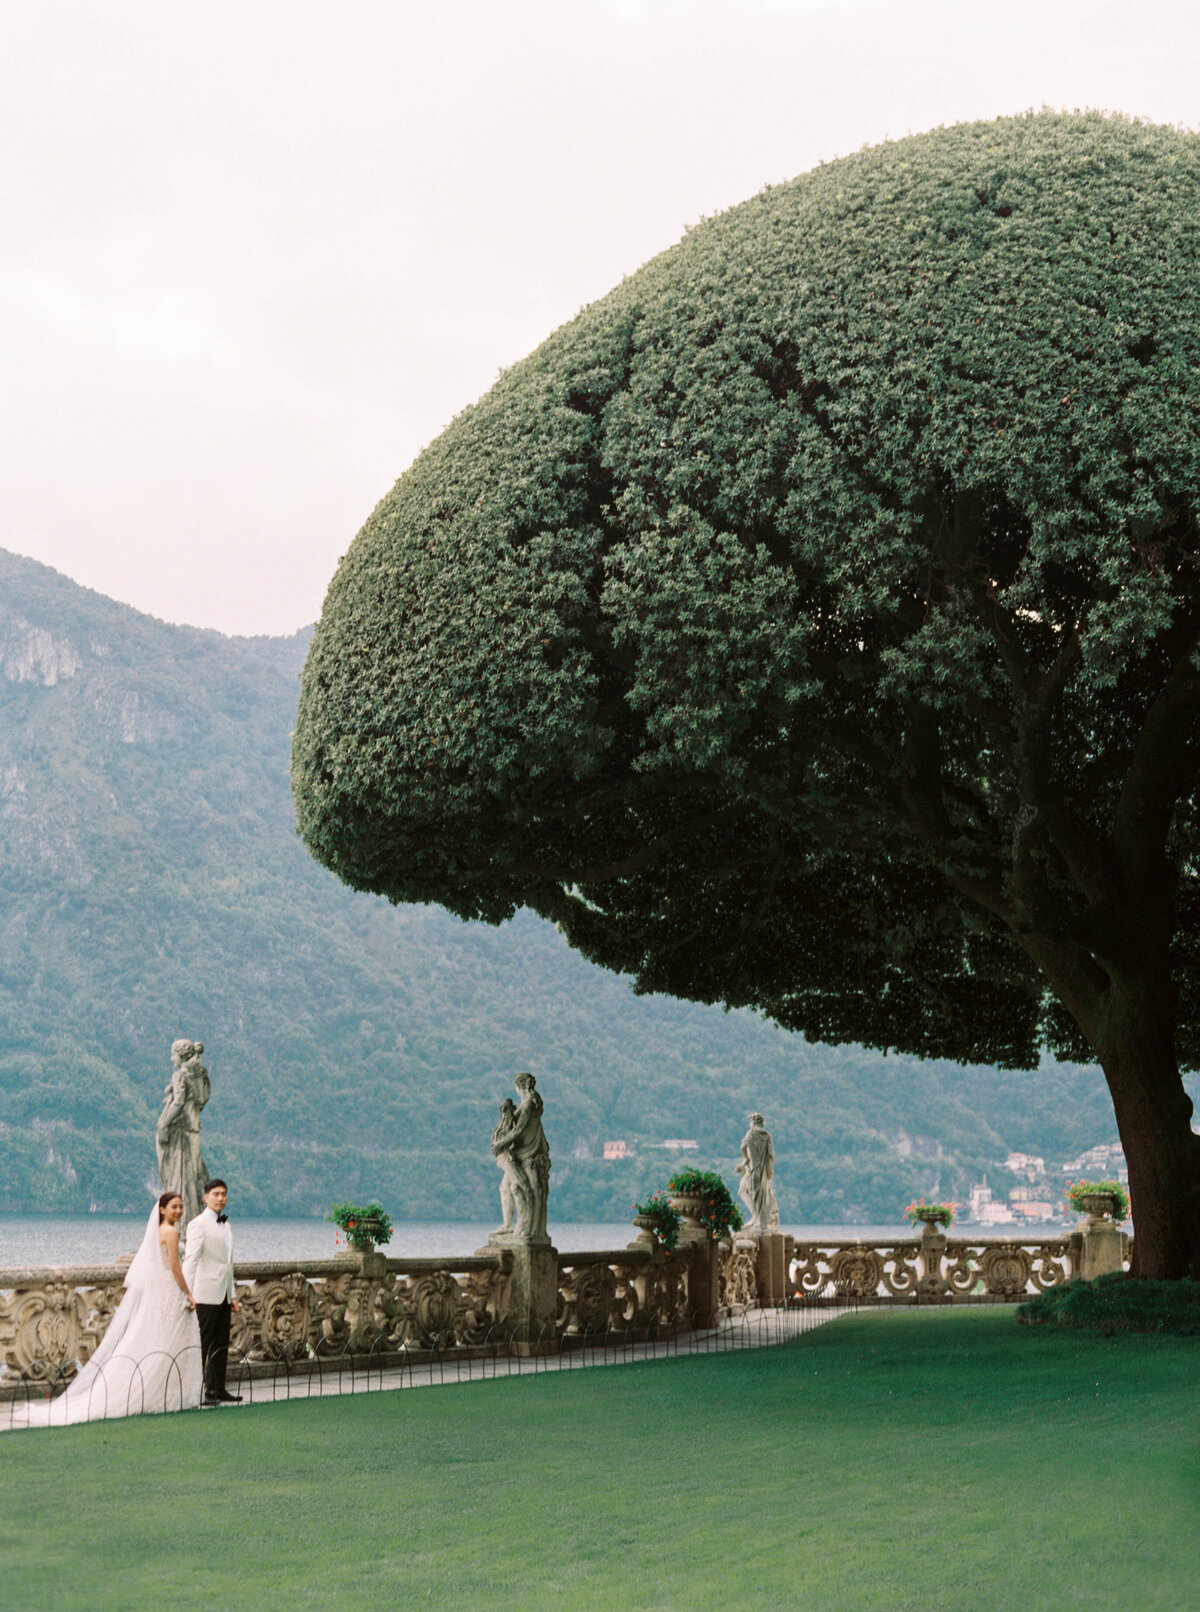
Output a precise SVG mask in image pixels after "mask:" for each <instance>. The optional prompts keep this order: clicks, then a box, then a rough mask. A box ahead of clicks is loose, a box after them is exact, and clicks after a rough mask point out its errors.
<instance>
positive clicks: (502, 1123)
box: [492, 1097, 517, 1237]
mask: <svg viewBox="0 0 1200 1612" xmlns="http://www.w3.org/2000/svg"><path fill="white" fill-rule="evenodd" d="M516 1112H517V1105H516V1103H514V1102H513V1100H512V1098H511V1097H506V1098H505V1099H504V1101H503V1102H502V1103H501V1104H500V1120H499V1123H498V1124H497V1126H496V1129H495V1130H494V1131H493V1132H492V1152H493V1154H495V1158H496V1163H497V1164H498V1165H499V1166H500V1168H501V1170H503V1171H504V1174H503V1175H502V1176H501V1178H500V1209H501V1212H502V1213H503V1215H504V1224H503V1225H502V1226H497V1228H496V1230H495V1231H494V1232H493V1233H492V1235H493V1237H507V1236H508V1234H509V1233H510V1232H511V1231H512V1229H513V1206H514V1199H513V1194H514V1191H515V1188H514V1186H513V1182H514V1179H515V1175H516V1171H515V1167H514V1165H513V1161H512V1154H511V1153H509V1152H508V1150H507V1148H504V1144H503V1142H502V1141H501V1138H502V1137H505V1136H508V1135H509V1133H510V1132H511V1131H512V1128H513V1124H514V1122H515V1118H516ZM497 1147H500V1148H502V1149H503V1151H501V1152H497Z"/></svg>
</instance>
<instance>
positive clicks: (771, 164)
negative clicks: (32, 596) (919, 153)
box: [0, 0, 1200, 633]
mask: <svg viewBox="0 0 1200 1612" xmlns="http://www.w3.org/2000/svg"><path fill="white" fill-rule="evenodd" d="M0 26H2V34H0V124H2V131H0V132H2V138H0V186H2V216H3V226H4V227H3V230H2V231H0V294H2V296H3V300H4V304H5V307H4V318H3V319H2V320H0V344H2V346H3V366H2V375H3V381H2V389H0V454H2V455H3V467H2V472H3V492H4V498H3V522H2V524H0V547H6V548H10V549H13V550H15V551H16V552H17V553H19V554H26V555H31V556H33V557H34V558H35V559H39V560H43V561H45V562H46V563H47V564H49V565H53V566H55V567H57V568H58V569H59V570H60V571H64V572H65V573H66V574H67V575H68V576H71V577H73V578H75V579H76V580H77V581H79V582H83V583H86V584H87V585H88V586H89V587H93V588H98V589H100V590H101V591H102V592H104V593H107V594H110V595H112V596H113V597H115V598H117V599H121V600H123V601H125V602H126V603H129V604H133V605H136V606H137V607H138V608H139V609H141V610H145V611H149V612H150V613H151V614H153V615H157V616H161V617H163V618H165V619H166V620H168V621H176V622H189V623H192V624H194V625H196V626H205V627H217V628H220V629H221V630H222V631H223V632H236V633H284V632H291V631H294V630H295V629H296V628H297V627H300V626H302V625H303V624H304V623H306V622H308V621H312V620H314V619H315V618H316V616H317V615H318V614H319V612H320V608H321V600H322V597H323V595H324V590H325V587H326V586H327V584H328V582H329V579H330V577H331V575H332V574H333V570H334V567H335V566H336V564H337V561H338V558H339V556H340V555H341V554H342V553H343V552H344V551H345V549H346V547H347V545H348V544H349V542H350V540H351V539H352V538H353V536H354V534H355V532H356V531H357V530H358V528H359V526H360V525H361V524H362V522H363V520H364V519H365V518H366V516H367V515H368V514H369V512H370V510H371V508H372V507H373V506H374V504H375V503H376V502H377V501H378V500H379V499H380V498H381V497H382V496H383V494H384V493H385V492H386V491H387V490H388V488H389V487H390V486H391V484H392V482H393V481H394V480H395V479H396V477H397V476H398V475H399V474H400V473H401V472H402V471H403V470H404V469H405V467H406V466H407V465H408V464H409V463H410V462H411V460H412V459H413V457H414V455H415V454H416V453H417V452H418V451H419V450H420V449H421V448H422V447H423V446H424V445H425V444H426V443H427V442H429V441H430V440H431V439H432V438H433V437H435V436H436V435H437V434H438V432H439V431H440V430H441V429H442V428H443V426H445V424H446V423H447V421H448V420H449V419H450V418H451V416H452V415H453V414H455V413H456V412H457V411H458V410H459V409H461V408H462V407H464V406H465V405H466V404H467V403H470V402H472V401H473V400H474V399H475V398H477V397H478V396H479V395H480V394H481V393H482V392H484V391H486V390H487V388H488V387H489V386H490V385H491V383H492V382H493V381H494V379H495V378H496V374H497V371H498V370H500V369H501V368H503V367H504V366H506V365H508V364H511V363H513V362H514V361H515V360H516V359H518V358H521V357H522V356H523V355H524V354H525V353H527V352H528V351H529V350H530V349H531V348H533V347H535V346H536V345H537V344H538V342H539V341H541V340H542V338H543V337H544V336H546V335H547V334H548V333H549V332H550V331H551V330H553V329H554V328H555V326H557V325H559V324H561V323H562V322H563V321H564V320H567V319H570V318H571V317H572V316H573V315H574V314H575V313H576V312H577V311H578V310H579V308H580V307H581V306H582V305H583V304H584V303H587V302H589V301H591V300H592V299H594V298H596V297H599V296H602V295H603V294H604V293H605V292H606V291H607V290H609V289H610V288H611V287H612V286H613V285H614V284H615V283H616V282H617V281H618V280H620V278H621V277H622V275H625V274H628V273H631V272H632V271H633V270H635V269H636V268H637V267H638V266H639V265H640V264H641V263H643V262H645V261H646V259H647V258H649V257H651V256H653V255H654V253H656V252H658V251H660V250H662V249H663V248H664V247H667V246H669V245H670V244H671V243H672V242H673V241H675V240H676V239H678V237H679V235H680V234H681V233H682V231H683V230H684V228H685V227H686V226H688V225H690V224H693V223H695V222H696V221H697V220H698V219H699V218H700V217H701V216H703V215H705V214H709V213H713V212H717V211H719V210H721V209H723V208H725V207H729V206H731V205H733V204H734V203H736V202H739V201H742V200H743V199H745V198H746V197H747V196H750V195H752V194H753V193H754V192H755V191H757V190H759V189H761V187H762V186H763V185H764V184H768V183H773V182H776V181H778V180H783V179H788V178H791V177H792V176H793V175H795V174H798V173H802V172H803V171H804V170H806V169H808V168H811V167H812V166H813V165H814V164H815V163H818V162H820V161H823V160H824V159H826V158H829V157H833V156H837V155H841V154H845V153H847V152H851V151H854V150H857V149H858V148H859V147H860V146H862V145H865V144H870V143H874V142H876V141H879V140H883V139H888V138H895V137H898V136H902V135H904V134H908V133H915V132H918V131H920V130H924V129H928V128H931V127H933V126H935V125H937V124H940V123H951V122H957V121H960V120H962V119H966V118H981V117H994V116H997V115H999V114H1003V113H1009V112H1016V111H1021V110H1023V109H1025V108H1027V107H1031V106H1041V105H1049V106H1055V107H1059V106H1067V107H1075V106H1092V107H1102V108H1106V109H1114V110H1119V111H1123V112H1128V113H1132V114H1135V115H1137V116H1141V117H1147V118H1152V119H1155V120H1157V121H1160V122H1170V123H1180V124H1184V125H1186V126H1188V127H1189V128H1196V127H1198V126H1200V48H1198V47H1200V23H1198V22H1197V21H1196V8H1195V5H1194V0H1193V3H1182V0H1180V3H1175V0H1141V4H1140V5H1139V6H1136V7H1135V6H1134V5H1132V4H1131V3H1129V0H1120V3H1118V4H1109V3H1105V0H1086V3H1076V0H1007V3H998V4H990V3H985V0H950V3H941V0H357V3H356V0H342V3H341V4H339V5H333V4H331V3H329V0H321V3H312V0H280V3H277V0H238V3H236V4H220V3H217V4H214V3H212V0H209V3H207V4H205V5H203V6H197V5H195V4H189V5H186V6H185V5H183V4H181V3H176V0H104V3H97V0H87V3H76V4H63V3H55V0H0Z"/></svg>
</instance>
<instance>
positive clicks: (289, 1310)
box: [229, 1271, 313, 1360]
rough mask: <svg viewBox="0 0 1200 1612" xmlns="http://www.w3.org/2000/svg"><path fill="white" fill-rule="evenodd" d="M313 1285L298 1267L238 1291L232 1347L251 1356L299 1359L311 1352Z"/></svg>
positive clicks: (238, 1353)
mask: <svg viewBox="0 0 1200 1612" xmlns="http://www.w3.org/2000/svg"><path fill="white" fill-rule="evenodd" d="M312 1293H313V1290H312V1287H311V1285H310V1284H309V1283H308V1281H307V1280H306V1279H305V1278H304V1277H303V1276H302V1275H300V1273H299V1272H298V1271H296V1272H293V1273H292V1274H291V1275H290V1276H284V1277H281V1278H273V1279H270V1280H267V1281H259V1282H253V1283H251V1284H250V1285H249V1286H248V1287H243V1288H241V1289H239V1291H238V1301H239V1303H240V1305H241V1309H240V1310H239V1312H238V1313H237V1314H236V1315H235V1316H233V1318H232V1322H233V1324H232V1326H231V1329H230V1339H229V1342H230V1349H231V1351H232V1353H233V1355H234V1356H235V1358H236V1357H242V1358H246V1357H248V1358H249V1359H251V1360H299V1359H301V1358H302V1357H303V1356H305V1355H307V1354H308V1352H309V1330H310V1327H311V1325H312V1309H313V1303H312Z"/></svg>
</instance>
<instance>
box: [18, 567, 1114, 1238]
mask: <svg viewBox="0 0 1200 1612" xmlns="http://www.w3.org/2000/svg"><path fill="white" fill-rule="evenodd" d="M308 636H309V634H308V632H307V631H305V632H301V633H297V634H296V635H294V636H293V637H291V638H286V639H270V638H257V639H247V638H227V637H223V636H222V635H221V634H219V633H215V632H202V631H199V630H196V629H192V628H186V627H173V626H168V625H166V624H164V623H163V622H160V621H156V620H154V619H153V618H151V617H148V616H144V615H141V614H139V613H138V612H136V611H134V610H131V609H129V608H128V607H126V606H124V605H120V604H116V603H114V602H113V601H111V600H109V599H105V598H103V597H101V596H100V595H98V594H96V593H93V592H90V591H89V590H87V589H84V588H81V587H78V586H77V585H76V584H74V583H72V582H70V581H69V580H68V579H67V578H65V577H63V576H60V575H59V574H58V573H57V572H54V571H51V570H49V569H48V568H46V567H44V566H41V565H38V564H36V563H34V562H33V561H29V560H24V559H20V558H18V557H16V556H15V555H12V554H8V553H6V552H4V551H2V550H0V1209H23V1208H46V1209H49V1208H61V1209H69V1208H87V1207H88V1206H89V1205H90V1204H94V1205H96V1206H97V1207H100V1208H106V1209H140V1208H141V1207H142V1206H143V1204H144V1202H145V1201H146V1199H145V1189H146V1185H147V1182H148V1180H149V1179H150V1177H151V1176H152V1174H153V1169H154V1150H153V1125H154V1119H155V1117H156V1115H157V1113H158V1109H159V1105H160V1102H161V1094H162V1088H163V1084H164V1082H165V1079H166V1076H167V1073H168V1069H169V1050H170V1044H171V1042H172V1040H174V1039H175V1038H176V1037H177V1036H180V1035H188V1036H194V1037H198V1038H199V1039H201V1040H203V1041H204V1043H205V1045H206V1048H207V1051H206V1062H207V1063H208V1066H209V1068H210V1070H211V1073H212V1078H213V1099H212V1102H211V1104H210V1105H209V1108H208V1109H207V1111H206V1113H205V1118H204V1138H205V1153H206V1156H207V1158H208V1161H209V1164H210V1166H211V1167H212V1168H213V1169H218V1168H219V1169H220V1171H221V1173H222V1174H224V1175H226V1176H228V1177H229V1178H230V1180H231V1184H232V1185H233V1187H234V1192H235V1194H236V1201H237V1203H238V1205H239V1207H241V1208H242V1209H243V1211H246V1212H248V1211H250V1210H251V1209H253V1210H256V1211H258V1212H279V1213H284V1212H292V1213H306V1212H310V1211H311V1212H320V1211H323V1209H324V1208H325V1207H326V1206H327V1205H328V1204H329V1202H330V1201H331V1199H335V1198H346V1197H356V1196H359V1195H362V1194H370V1195H377V1196H378V1197H379V1198H380V1199H381V1200H382V1201H383V1202H384V1203H385V1204H387V1205H388V1206H389V1207H390V1208H392V1210H393V1211H394V1212H395V1213H396V1214H397V1215H399V1216H407V1217H418V1218H435V1217H439V1216H441V1217H446V1218H450V1219H467V1218H475V1217H485V1218H486V1217H487V1216H488V1215H490V1214H492V1213H493V1212H494V1210H495V1208H496V1207H497V1192H496V1188H497V1184H498V1179H499V1178H498V1174H497V1172H496V1169H495V1166H494V1164H493V1162H492V1160H491V1158H490V1155H489V1153H488V1147H487V1143H488V1137H489V1134H490V1131H491V1127H492V1124H493V1123H494V1119H495V1112H496V1109H497V1108H498V1105H499V1102H500V1100H501V1098H502V1097H503V1096H505V1095H507V1093H508V1091H509V1089H510V1084H509V1083H510V1081H511V1076H512V1074H513V1073H514V1072H515V1071H516V1070H518V1069H521V1068H529V1069H532V1070H533V1071H534V1072H535V1073H536V1074H537V1075H538V1077H539V1086H540V1088H541V1089H542V1090H543V1092H544V1094H545V1098H546V1124H547V1130H548V1133H549V1136H550V1140H551V1146H552V1149H553V1152H554V1157H555V1172H554V1176H553V1185H552V1193H553V1196H552V1216H554V1217H557V1218H559V1219H568V1218H591V1217H597V1218H607V1217H618V1218H621V1217H623V1216H624V1215H625V1213H626V1212H627V1211H628V1209H629V1205H630V1202H631V1199H632V1197H633V1195H634V1194H635V1192H640V1191H641V1190H644V1189H648V1188H649V1187H651V1186H654V1185H658V1184H660V1182H661V1181H662V1180H663V1179H664V1178H665V1176H666V1174H667V1173H668V1171H669V1169H670V1167H671V1156H670V1155H668V1154H666V1153H664V1152H661V1151H655V1150H652V1149H650V1148H649V1147H648V1146H647V1144H649V1143H650V1142H652V1141H655V1140H660V1139H662V1138H664V1137H694V1138H696V1139H697V1140H698V1141H699V1142H700V1144H701V1151H700V1154H699V1161H700V1162H702V1163H705V1164H708V1163H711V1164H714V1165H718V1166H720V1167H722V1168H724V1169H725V1170H726V1172H727V1175H728V1177H729V1179H730V1180H731V1181H732V1180H733V1174H732V1168H733V1163H734V1161H735V1159H736V1154H737V1144H738V1141H739V1139H740V1137H741V1135H742V1132H743V1130H744V1129H745V1123H744V1121H745V1114H746V1110H747V1109H748V1108H750V1107H751V1106H757V1107H760V1108H762V1109H763V1111H764V1113H765V1114H766V1116H767V1122H768V1126H769V1127H770V1129H771V1130H772V1132H773V1133H774V1135H775V1139H776V1147H777V1151H778V1155H779V1164H778V1175H779V1182H778V1185H779V1196H780V1202H781V1206H782V1210H783V1215H784V1219H785V1220H788V1221H792V1220H810V1221H820V1220H825V1221H828V1220H842V1219H851V1218H860V1219H889V1220H890V1219H894V1218H895V1217H896V1215H897V1213H898V1211H899V1209H900V1208H901V1206H902V1205H903V1204H904V1203H905V1202H906V1201H907V1199H908V1197H909V1196H910V1195H911V1194H912V1193H914V1192H925V1193H926V1194H928V1193H930V1192H937V1191H941V1192H943V1193H949V1194H958V1195H963V1194H965V1190H966V1186H967V1183H968V1179H969V1177H970V1176H971V1175H973V1174H974V1173H975V1172H977V1171H979V1170H981V1169H984V1168H987V1167H988V1166H990V1165H991V1164H993V1163H994V1161H995V1160H996V1159H997V1158H1002V1157H1003V1156H1004V1153H1005V1152H1006V1151H1007V1150H1008V1149H1010V1148H1020V1149H1024V1150H1029V1151H1034V1152H1041V1153H1044V1154H1047V1155H1049V1156H1051V1157H1062V1156H1064V1155H1065V1154H1068V1153H1071V1152H1073V1151H1077V1150H1078V1149H1080V1148H1082V1147H1085V1146H1088V1145H1090V1144H1092V1143H1095V1142H1099V1141H1111V1140H1115V1139H1116V1131H1115V1126H1114V1123H1113V1118H1112V1110H1111V1106H1110V1103H1109V1100H1108V1096H1107V1093H1106V1091H1105V1088H1104V1086H1103V1083H1102V1082H1101V1081H1100V1079H1099V1077H1098V1076H1097V1075H1096V1073H1095V1072H1094V1071H1093V1070H1090V1069H1076V1068H1073V1067H1070V1066H1063V1065H1050V1066H1048V1067H1046V1068H1044V1069H1043V1070H1041V1071H1038V1072H1036V1073H1034V1074H1030V1075H1022V1074H1008V1073H1004V1074H1000V1073H997V1072H995V1071H993V1070H988V1069H970V1070H963V1069H960V1068H957V1067H955V1066H952V1065H947V1064H938V1063H926V1064H921V1063H918V1062H915V1061H913V1060H911V1059H906V1058H900V1057H892V1058H882V1057H880V1056H879V1055H878V1054H875V1053H867V1052H864V1051H863V1050H861V1049H859V1048H841V1049H829V1048H825V1047H818V1046H809V1045H807V1044H805V1043H804V1042H802V1041H801V1040H799V1039H798V1038H796V1037H794V1036H788V1035H785V1034H783V1033H782V1032H780V1031H779V1030H777V1029H775V1028H774V1027H773V1026H771V1025H769V1024H766V1023H763V1022H761V1021H759V1020H757V1019H755V1018H754V1017H752V1016H750V1015H748V1014H743V1013H736V1014H724V1013H722V1012H720V1011H719V1010H717V1009H710V1008H701V1007H696V1006H693V1005H690V1004H686V1003H680V1002H675V1001H672V1000H669V999H666V998H638V997H635V996H634V995H633V994H632V993H631V991H630V990H629V988H628V986H627V985H626V984H625V983H624V982H623V981H622V980H620V979H618V978H616V977H614V976H612V975H609V974H605V973H603V972H602V971H601V970H599V969H597V968H595V967H593V966H592V965H590V964H588V963H586V962H584V961H582V960H581V959H580V958H579V957H578V956H576V955H575V954H573V953H572V952H570V951H569V950H568V948H567V947H566V945H565V943H564V942H563V941H562V940H561V939H560V937H559V936H558V935H557V934H556V933H555V931H554V930H553V929H552V928H550V927H548V926H547V925H545V924H542V923H540V922H538V921H536V920H534V919H532V918H530V917H528V916H522V917H520V918H518V920H517V921H516V922H515V923H513V924H511V925H509V926H507V927H506V928H504V929H500V930H490V929H487V928H484V927H482V926H477V925H467V924H463V923H460V922H458V921H457V920H456V919H453V918H451V917H449V916H448V915H447V914H445V913H444V912H442V911H440V910H439V909H434V908H414V907H402V908H395V909H393V908H390V907H388V906H387V905H386V904H385V903H383V902H381V901H379V900H377V899H375V898H373V897H369V896H363V895H358V894H355V893H353V892H351V891H349V890H347V889H345V888H343V887H342V886H341V885H339V884H338V882H337V881H336V880H335V879H334V878H333V877H332V876H331V875H330V874H328V873H326V872H325V871H323V870H322V869H320V868H319V867H317V865H316V864H315V863H313V862H312V861H311V860H310V858H309V856H308V855H307V853H306V852H305V850H304V848H303V846H302V845H301V844H300V842H299V840H298V839H297V838H296V835H295V832H294V827H293V816H292V806H291V800H290V796H289V791H288V748H289V738H290V732H291V727H292V721H293V715H294V711H295V705H296V694H297V676H298V673H299V671H300V667H301V663H302V661H303V657H304V653H305V649H306V645H307V641H308ZM612 1137H621V1138H625V1139H627V1140H628V1141H629V1142H630V1143H631V1144H634V1146H635V1148H636V1156H635V1157H634V1158H632V1159H630V1160H627V1161H624V1162H622V1163H619V1164H613V1163H608V1164H605V1163H604V1162H602V1161H601V1160H600V1159H599V1158H598V1157H597V1155H598V1153H599V1151H600V1144H601V1143H602V1142H603V1140H604V1139H606V1138H612ZM589 1152H590V1154H591V1155H592V1157H591V1158H590V1159H589V1158H587V1157H583V1156H580V1155H584V1154H587V1153H589ZM692 1157H693V1159H695V1158H696V1157H697V1156H696V1155H693V1156H692Z"/></svg>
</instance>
